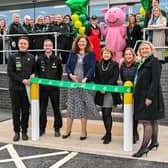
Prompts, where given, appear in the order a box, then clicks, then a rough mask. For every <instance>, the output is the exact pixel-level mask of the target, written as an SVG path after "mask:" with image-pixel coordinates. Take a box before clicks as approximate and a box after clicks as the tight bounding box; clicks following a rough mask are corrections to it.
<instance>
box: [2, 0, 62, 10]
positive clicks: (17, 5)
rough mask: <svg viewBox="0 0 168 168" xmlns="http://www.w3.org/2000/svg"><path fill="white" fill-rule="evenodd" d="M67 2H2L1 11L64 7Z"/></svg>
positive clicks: (38, 0)
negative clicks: (51, 6) (54, 6)
mask: <svg viewBox="0 0 168 168" xmlns="http://www.w3.org/2000/svg"><path fill="white" fill-rule="evenodd" d="M64 1H65V0H0V10H1V11H2V10H15V9H21V8H32V7H34V6H36V7H41V6H47V5H48V6H50V5H63V4H64Z"/></svg>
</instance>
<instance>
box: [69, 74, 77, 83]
mask: <svg viewBox="0 0 168 168" xmlns="http://www.w3.org/2000/svg"><path fill="white" fill-rule="evenodd" d="M69 77H70V78H71V79H72V81H73V82H79V80H78V76H76V75H72V74H70V75H69Z"/></svg>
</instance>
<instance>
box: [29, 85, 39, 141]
mask: <svg viewBox="0 0 168 168" xmlns="http://www.w3.org/2000/svg"><path fill="white" fill-rule="evenodd" d="M31 117H32V140H39V84H35V83H32V84H31Z"/></svg>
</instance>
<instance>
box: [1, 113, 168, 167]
mask: <svg viewBox="0 0 168 168" xmlns="http://www.w3.org/2000/svg"><path fill="white" fill-rule="evenodd" d="M9 118H11V113H10V112H8V111H3V113H2V112H0V120H1V122H0V168H57V167H62V168H96V167H97V168H127V167H128V168H130V167H132V168H134V167H135V168H168V155H167V151H168V141H167V139H168V131H167V128H168V127H166V126H160V127H159V142H160V146H159V149H158V151H154V150H153V151H151V152H149V154H148V155H147V157H145V156H144V157H142V158H140V159H134V158H132V157H131V155H132V153H134V152H135V151H137V149H138V148H139V145H140V142H141V141H139V142H138V143H137V144H136V145H134V146H133V151H132V152H125V151H123V137H122V134H123V132H122V129H123V127H122V123H120V124H119V123H114V124H113V128H114V129H113V140H112V143H110V144H108V145H104V144H102V141H101V140H100V138H101V137H102V135H103V133H104V130H103V129H102V128H103V126H102V121H88V138H87V140H86V141H84V142H82V141H80V140H79V136H80V132H79V130H80V121H75V122H74V125H73V126H74V127H73V130H72V134H71V136H70V138H68V139H66V140H64V139H62V138H55V137H54V132H53V128H52V123H53V118H51V117H50V118H48V126H47V130H46V134H45V135H44V136H43V137H40V139H39V140H38V141H32V140H31V129H29V137H30V139H29V140H28V141H26V142H25V141H22V140H20V141H19V142H17V143H13V141H12V137H13V131H12V120H8V119H9ZM64 125H65V123H64ZM30 126H31V123H30ZM63 131H64V128H63V129H62V131H61V132H63ZM139 133H140V137H142V126H141V125H139Z"/></svg>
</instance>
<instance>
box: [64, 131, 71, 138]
mask: <svg viewBox="0 0 168 168" xmlns="http://www.w3.org/2000/svg"><path fill="white" fill-rule="evenodd" d="M70 135H71V131H70V132H69V133H68V134H67V135H62V138H63V139H66V138H68V137H69V136H70Z"/></svg>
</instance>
